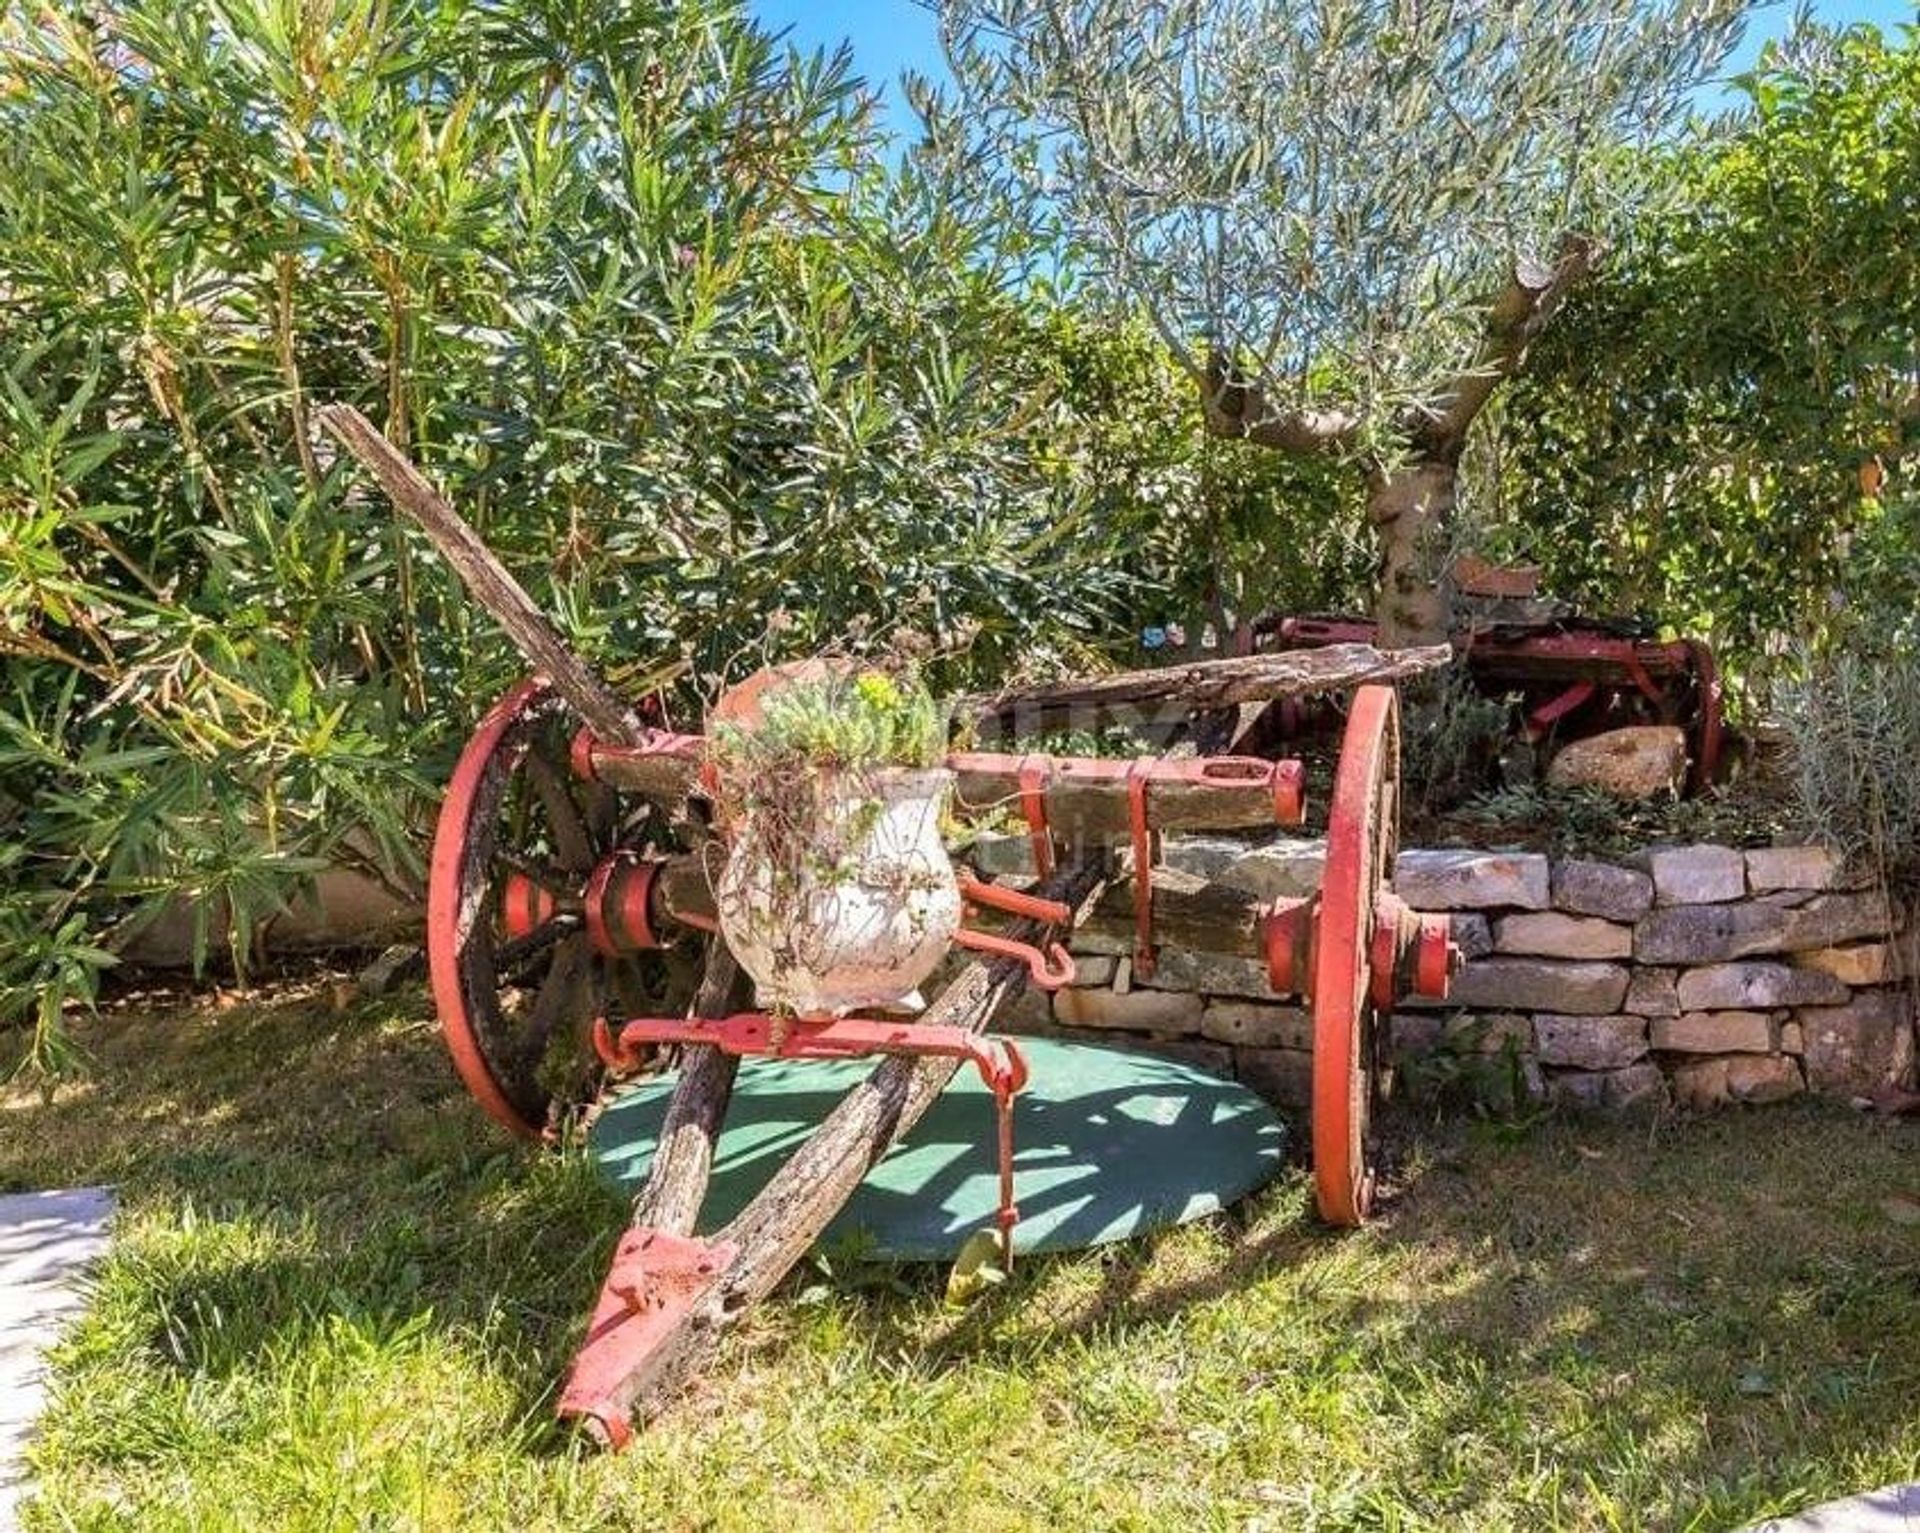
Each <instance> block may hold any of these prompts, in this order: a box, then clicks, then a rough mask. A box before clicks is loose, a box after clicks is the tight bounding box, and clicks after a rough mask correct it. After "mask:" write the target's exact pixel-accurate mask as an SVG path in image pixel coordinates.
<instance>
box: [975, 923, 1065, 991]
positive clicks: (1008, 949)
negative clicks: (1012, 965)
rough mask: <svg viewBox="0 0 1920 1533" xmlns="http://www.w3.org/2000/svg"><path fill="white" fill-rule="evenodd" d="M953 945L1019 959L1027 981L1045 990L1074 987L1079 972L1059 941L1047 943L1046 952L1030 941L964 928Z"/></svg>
mask: <svg viewBox="0 0 1920 1533" xmlns="http://www.w3.org/2000/svg"><path fill="white" fill-rule="evenodd" d="M953 945H954V946H955V947H963V948H966V949H968V950H969V951H970V952H975V953H997V954H999V955H1000V956H1001V957H1002V958H1018V959H1019V960H1020V961H1021V962H1022V963H1024V964H1025V965H1026V966H1027V978H1028V979H1030V980H1031V981H1032V982H1033V983H1034V984H1035V985H1037V986H1038V987H1039V988H1040V989H1042V990H1058V989H1059V988H1060V987H1061V986H1062V985H1071V984H1072V983H1073V980H1074V976H1075V975H1076V974H1077V973H1078V972H1079V971H1078V970H1077V969H1076V968H1075V967H1074V963H1073V954H1071V953H1069V952H1068V951H1067V950H1066V948H1065V947H1063V946H1062V945H1061V944H1060V943H1058V942H1050V943H1048V944H1047V947H1046V951H1045V952H1042V951H1041V950H1040V949H1039V948H1037V947H1035V946H1033V945H1032V944H1031V943H1028V942H1017V941H1015V940H1014V939H1013V938H1012V937H1003V936H1001V935H1000V934H999V933H998V932H979V931H970V930H968V929H967V928H966V927H964V926H963V927H961V928H960V930H959V931H957V932H955V933H954V934H953Z"/></svg>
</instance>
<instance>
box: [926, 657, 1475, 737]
mask: <svg viewBox="0 0 1920 1533" xmlns="http://www.w3.org/2000/svg"><path fill="white" fill-rule="evenodd" d="M1452 659H1453V650H1452V649H1451V648H1450V647H1449V646H1447V645H1445V644H1431V645H1427V646H1425V647H1423V648H1419V649H1376V648H1374V647H1373V645H1371V644H1328V645H1325V646H1323V647H1321V648H1319V649H1301V650H1282V651H1278V652H1276V653H1273V654H1264V655H1234V656H1229V657H1228V658H1226V659H1223V660H1196V661H1191V662H1189V663H1187V664H1184V665H1168V666H1160V667H1156V668H1154V669H1151V670H1144V671H1115V672H1114V673H1113V674H1112V675H1110V676H1084V677H1070V678H1067V679H1065V680H1062V681H1052V682H1043V683H1039V684H1036V685H1033V686H1025V687H1011V688H1008V689H1006V690H1004V691H1001V692H996V693H991V694H971V695H968V696H966V697H963V698H961V699H959V700H958V702H957V703H956V704H955V708H954V714H955V716H956V717H957V718H964V719H971V720H972V721H973V722H974V723H975V724H976V725H977V726H978V727H980V728H982V729H990V728H994V727H1001V726H1004V725H1006V724H1008V723H1013V724H1015V725H1017V726H1019V727H1020V728H1022V729H1030V728H1040V727H1045V726H1047V725H1050V724H1052V723H1054V722H1056V721H1057V720H1059V719H1061V718H1064V717H1066V716H1069V715H1072V714H1074V713H1076V712H1091V713H1112V712H1118V711H1119V710H1121V709H1123V708H1139V709H1143V710H1147V711H1155V710H1159V709H1163V708H1166V707H1169V706H1173V705H1177V706H1178V707H1180V708H1181V709H1183V710H1186V711H1189V712H1194V711H1206V710H1211V709H1215V708H1232V707H1235V706H1237V705H1239V704H1241V703H1261V702H1269V701H1271V700H1272V699H1274V698H1276V697H1307V696H1311V695H1312V694H1314V693H1317V692H1350V691H1352V690H1353V689H1354V688H1355V687H1359V686H1365V685H1367V684H1368V683H1369V682H1378V681H1404V680H1406V679H1407V678H1408V677H1412V676H1418V675H1421V674H1422V673H1424V672H1426V671H1433V670H1438V669H1439V668H1440V667H1442V666H1444V665H1446V664H1448V663H1449V662H1450V661H1451V660H1452Z"/></svg>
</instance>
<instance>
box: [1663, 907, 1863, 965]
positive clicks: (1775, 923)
mask: <svg viewBox="0 0 1920 1533" xmlns="http://www.w3.org/2000/svg"><path fill="white" fill-rule="evenodd" d="M1885 928H1886V912H1885V910H1884V908H1883V907H1882V905H1881V902H1880V901H1879V900H1878V899H1877V898H1875V897H1874V896H1872V895H1866V894H1819V895H1815V896H1814V897H1813V898H1812V899H1811V900H1810V901H1808V902H1807V903H1806V904H1804V905H1788V904H1784V903H1782V902H1780V899H1779V897H1778V896H1775V895H1767V896H1765V897H1763V898H1761V899H1757V900H1740V901H1736V902H1735V903H1732V904H1727V905H1670V906H1663V907H1661V908H1659V909H1656V910H1653V911H1650V912H1649V913H1648V914H1647V915H1645V916H1643V917H1641V919H1640V922H1639V924H1638V925H1637V926H1635V927H1634V929H1633V956H1634V957H1635V958H1636V959H1638V960H1639V961H1640V962H1641V963H1655V964H1660V963H1668V964H1704V963H1726V962H1730V961H1731V960H1733V959H1735V958H1747V957H1751V956H1752V955H1754V954H1756V953H1798V952H1805V951H1807V950H1808V949H1811V948H1823V947H1833V946H1836V945H1837V944H1840V943H1843V942H1852V941H1856V940H1858V939H1860V938H1863V937H1880V936H1883V935H1884V934H1885Z"/></svg>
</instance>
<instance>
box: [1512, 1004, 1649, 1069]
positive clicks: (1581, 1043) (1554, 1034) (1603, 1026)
mask: <svg viewBox="0 0 1920 1533" xmlns="http://www.w3.org/2000/svg"><path fill="white" fill-rule="evenodd" d="M1533 1050H1534V1053H1535V1054H1536V1055H1538V1056H1539V1060H1540V1063H1541V1064H1543V1065H1567V1066H1571V1067H1572V1068H1574V1069H1578V1070H1618V1069H1622V1068H1624V1067H1625V1066H1627V1065H1630V1064H1633V1063H1635V1062H1637V1061H1638V1060H1640V1059H1643V1058H1645V1057H1646V1052H1647V1019H1646V1018H1645V1017H1625V1016H1615V1017H1569V1016H1559V1015H1555V1014H1553V1013H1550V1012H1549V1013H1543V1014H1541V1015H1539V1016H1537V1017H1535V1018H1534V1019H1533Z"/></svg>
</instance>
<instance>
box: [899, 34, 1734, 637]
mask: <svg viewBox="0 0 1920 1533" xmlns="http://www.w3.org/2000/svg"><path fill="white" fill-rule="evenodd" d="M1743 9H1744V6H1743V3H1742V0H1650V3H1649V0H1146V3H1142V0H940V22H941V34H942V42H943V45H944V48H945V51H946V53H947V57H948V60H949V62H950V64H951V67H952V70H953V74H954V77H955V81H956V85H955V88H954V92H953V94H952V95H951V96H941V97H936V96H934V95H932V94H931V93H929V92H926V91H921V92H919V93H918V94H917V98H916V99H917V102H918V104H919V105H920V106H921V108H922V111H923V113H924V115H925V116H926V118H927V122H928V126H929V130H930V131H929V142H930V144H931V145H932V146H933V148H934V149H935V150H936V151H937V150H938V149H939V148H940V147H941V146H943V145H944V146H947V147H950V148H954V149H957V150H960V151H962V152H964V153H966V154H967V155H969V156H970V157H971V158H972V159H973V161H974V163H975V165H976V166H977V167H978V169H979V171H980V174H981V181H982V185H983V186H985V187H988V188H991V189H992V190H994V191H996V192H998V193H1000V194H1002V195H1008V196H1012V197H1016V198H1020V199H1023V200H1024V201H1025V203H1026V205H1027V206H1029V207H1031V208H1037V209H1038V210H1040V211H1041V212H1042V213H1043V214H1045V215H1046V216H1047V217H1048V218H1049V219H1051V220H1053V221H1054V222H1055V223H1056V225H1057V228H1058V231H1059V233H1060V235H1061V236H1062V238H1063V240H1064V241H1065V244H1066V247H1067V249H1068V250H1069V251H1071V252H1073V254H1074V257H1075V258H1076V261H1077V263H1080V264H1083V266H1084V270H1085V272H1086V274H1087V275H1088V276H1089V278H1090V279H1091V280H1092V281H1093V282H1094V283H1095V284H1097V285H1098V287H1100V288H1101V289H1103V290H1104V291H1105V292H1106V293H1108V294H1109V295H1111V296H1112V297H1114V298H1116V299H1118V300H1120V301H1121V302H1123V303H1124V304H1126V305H1127V306H1129V307H1134V306H1137V307H1138V308H1140V309H1142V310H1144V312H1145V313H1146V314H1147V315H1148V316H1150V317H1151V319H1152V321H1153V323H1154V325H1155V326H1156V327H1157V328H1158V329H1159V331H1160V333H1161V335H1162V336H1163V337H1164V339H1165V340H1166V343H1167V344H1168V346H1170V347H1171V348H1172V349H1173V351H1174V352H1175V354H1176V355H1177V356H1178V358H1179V359H1180V362H1181V365H1182V366H1183V368H1184V370H1185V371H1186V372H1187V373H1188V374H1189V375H1190V376H1191V377H1192V378H1193V379H1194V380H1195V382H1196V383H1197V384H1198V386H1199V389H1200V393H1201V400H1202V407H1203V413H1204V419H1205V422H1206V426H1207V429H1208V430H1209V431H1211V432H1213V433H1215V434H1217V435H1220V436H1227V437H1239V438H1244V439H1247V440H1249V441H1252V442H1255V443H1259V444H1262V445H1265V446H1268V447H1272V448H1274V449H1277V450H1278V451H1280V452H1284V453H1290V454H1296V455H1302V456H1306V457H1311V458H1328V457H1331V458H1335V459H1338V460H1340V461H1342V462H1348V463H1351V464H1352V465H1354V466H1355V468H1356V469H1357V470H1358V471H1360V472H1362V473H1364V474H1365V475H1366V479H1367V514H1368V518H1369V520H1370V522H1371V523H1372V525H1373V527H1374V529H1375V534H1376V536H1377V539H1378V544H1379V553H1380V589H1379V607H1378V611H1379V617H1380V621H1381V626H1382V631H1383V635H1384V636H1385V638H1386V639H1387V640H1389V641H1391V642H1396V643H1398V642H1408V641H1414V640H1429V639H1434V638H1437V637H1440V636H1441V635H1442V634H1443V633H1444V631H1445V628H1446V595H1445V593H1446V585H1447V579H1446V577H1447V566H1448V563H1449V548H1450V540H1449V537H1448V528H1449V522H1450V520H1451V515H1452V511H1453V507H1454V501H1455V485H1456V479H1457V474H1458V465H1459V460H1460V454H1461V450H1462V447H1463V445H1464V443H1465V441H1466V438H1467V433H1468V429H1469V427H1470V426H1471V425H1472V424H1473V421H1474V419H1475V417H1476V416H1477V415H1478V414H1479V412H1480V411H1481V409H1482V408H1483V406H1485V404H1486V403H1487V400H1488V398H1489V397H1490V396H1491V395H1492V394H1493V392H1494V390H1495V389H1496V388H1498V386H1499V384H1500V382H1501V381H1502V380H1503V379H1505V378H1507V377H1508V376H1510V375H1511V374H1513V373H1514V372H1515V371H1516V370H1517V369H1519V368H1520V367H1521V365H1522V364H1523V362H1524V361H1525V358H1526V355H1527V349H1528V346H1529V344H1530V343H1531V342H1532V340H1533V338H1534V337H1535V335H1536V334H1537V333H1538V332H1539V330H1540V328H1541V327H1542V326H1543V325H1544V324H1546V322H1547V321H1548V320H1549V319H1550V318H1551V317H1552V315H1553V313H1554V311H1555V309H1556V308H1557V307H1558V306H1559V305H1560V303H1561V301H1562V299H1563V298H1564V296H1565V294H1566V293H1567V292H1568V290H1569V289H1570V288H1572V287H1574V286H1575V285H1576V284H1578V283H1579V282H1581V281H1582V280H1583V279H1585V278H1586V277H1587V276H1588V275H1589V274H1590V273H1591V272H1592V271H1593V269H1594V267H1595V264H1596V262H1597V260H1598V258H1599V256H1600V254H1601V242H1600V241H1599V240H1598V239H1597V238H1596V237H1595V236H1594V235H1593V234H1592V232H1591V231H1592V230H1593V229H1594V228H1595V227H1598V226H1599V223H1600V214H1601V212H1602V210H1603V208H1604V207H1605V206H1606V205H1607V204H1609V203H1613V202H1615V201H1617V200H1618V199H1619V198H1621V197H1622V196H1623V195H1625V194H1626V193H1627V192H1628V190H1629V187H1630V180H1629V178H1630V176H1631V173H1632V171H1631V167H1632V165H1633V163H1634V160H1633V156H1632V155H1631V154H1629V153H1626V152H1624V151H1627V150H1630V149H1631V148H1632V147H1634V146H1635V145H1637V144H1644V143H1646V142H1649V141H1651V140H1653V139H1655V138H1657V137H1658V136H1659V135H1661V134H1662V133H1663V132H1665V131H1667V130H1668V129H1669V128H1670V126H1671V125H1672V124H1673V123H1674V121H1675V120H1676V119H1677V118H1678V117H1679V116H1680V115H1681V114H1682V113H1683V112H1684V111H1685V110H1686V108H1687V103H1688V98H1689V95H1690V93H1691V91H1692V90H1693V88H1694V87H1695V85H1696V84H1697V82H1698V81H1699V80H1701V79H1702V78H1703V76H1704V75H1705V74H1706V73H1707V72H1708V71H1709V70H1711V69H1712V68H1713V67H1714V65H1715V64H1716V63H1718V61H1719V60H1720V59H1721V58H1722V57H1723V56H1724V55H1725V52H1726V50H1727V49H1728V48H1729V47H1730V46H1731V45H1732V43H1733V42H1734V41H1735V40H1736V39H1737V37H1738V33H1739V28H1740V24H1741V13H1742V11H1743Z"/></svg>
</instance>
